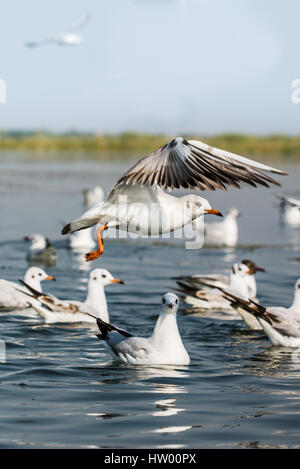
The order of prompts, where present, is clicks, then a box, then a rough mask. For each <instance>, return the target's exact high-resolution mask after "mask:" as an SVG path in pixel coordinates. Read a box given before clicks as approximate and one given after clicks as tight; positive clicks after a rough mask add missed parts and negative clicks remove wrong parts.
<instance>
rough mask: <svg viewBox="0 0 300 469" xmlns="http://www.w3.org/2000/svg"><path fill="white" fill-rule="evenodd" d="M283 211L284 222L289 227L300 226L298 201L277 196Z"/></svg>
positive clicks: (299, 202) (299, 201) (299, 205)
mask: <svg viewBox="0 0 300 469" xmlns="http://www.w3.org/2000/svg"><path fill="white" fill-rule="evenodd" d="M277 197H278V199H279V200H280V201H281V204H280V206H281V208H282V209H283V210H284V220H285V222H286V223H288V224H289V225H295V226H299V225H300V200H298V199H293V198H291V197H282V196H277Z"/></svg>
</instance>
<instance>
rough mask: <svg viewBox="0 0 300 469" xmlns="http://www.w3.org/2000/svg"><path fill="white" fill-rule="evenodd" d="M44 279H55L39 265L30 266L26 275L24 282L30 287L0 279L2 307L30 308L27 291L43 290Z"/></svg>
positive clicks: (6, 308) (0, 306) (0, 301)
mask: <svg viewBox="0 0 300 469" xmlns="http://www.w3.org/2000/svg"><path fill="white" fill-rule="evenodd" d="M43 280H55V278H54V277H52V275H48V274H47V273H46V272H45V271H44V270H42V269H40V268H39V267H30V268H29V269H28V270H27V271H26V273H25V276H24V282H26V284H27V285H28V287H25V288H23V289H22V288H21V287H20V285H18V284H17V283H16V282H10V281H8V280H4V279H0V309H5V310H7V311H14V310H18V309H25V308H28V301H27V297H26V293H28V292H29V289H30V288H35V289H37V290H40V291H41V290H42V286H41V282H42V281H43Z"/></svg>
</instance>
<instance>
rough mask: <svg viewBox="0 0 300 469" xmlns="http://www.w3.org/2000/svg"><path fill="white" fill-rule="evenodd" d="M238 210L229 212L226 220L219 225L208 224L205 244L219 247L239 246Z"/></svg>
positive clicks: (234, 209)
mask: <svg viewBox="0 0 300 469" xmlns="http://www.w3.org/2000/svg"><path fill="white" fill-rule="evenodd" d="M239 216H240V212H239V211H238V209H237V208H230V209H229V210H227V212H226V214H225V216H224V220H222V221H220V222H218V223H206V224H205V227H204V235H205V243H206V244H213V245H217V246H228V247H233V246H236V245H237V242H238V235H239V228H238V223H237V218H238V217H239Z"/></svg>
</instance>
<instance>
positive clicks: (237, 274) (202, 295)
mask: <svg viewBox="0 0 300 469" xmlns="http://www.w3.org/2000/svg"><path fill="white" fill-rule="evenodd" d="M250 275H251V271H250V270H249V268H248V266H247V265H245V264H234V265H233V266H232V271H231V274H230V277H229V283H228V285H226V286H225V287H224V289H223V288H221V287H217V286H215V287H212V289H211V290H198V289H197V287H196V288H195V287H192V286H190V285H187V284H186V283H184V282H183V281H177V285H178V289H179V291H180V293H182V294H184V295H186V296H185V297H184V301H185V302H186V303H188V304H191V305H193V306H194V307H197V308H200V309H202V310H214V311H216V310H217V311H221V312H224V313H226V314H230V315H232V313H235V311H234V310H233V308H232V306H231V302H230V301H228V300H227V299H226V298H224V295H223V291H225V292H229V293H232V294H235V295H237V296H239V297H240V298H243V299H244V300H248V299H250V298H251V297H250V296H249V294H250V291H251V290H249V287H248V277H250ZM204 285H207V283H206V282H204ZM252 299H254V300H256V298H255V297H252ZM256 301H257V300H256ZM235 317H236V313H235ZM228 318H229V319H233V317H228ZM242 319H244V321H245V322H246V324H247V326H248V327H249V328H250V329H253V330H260V329H261V326H260V324H259V322H258V321H257V319H256V318H255V317H254V316H253V315H249V317H248V315H244V316H243V317H242Z"/></svg>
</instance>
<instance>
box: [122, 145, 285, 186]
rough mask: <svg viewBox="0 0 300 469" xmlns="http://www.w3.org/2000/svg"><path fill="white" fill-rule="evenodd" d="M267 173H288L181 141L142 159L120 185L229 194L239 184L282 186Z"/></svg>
mask: <svg viewBox="0 0 300 469" xmlns="http://www.w3.org/2000/svg"><path fill="white" fill-rule="evenodd" d="M265 173H274V174H280V175H286V174H287V173H285V172H283V171H280V170H277V169H275V168H272V167H270V166H266V165H263V164H261V163H258V162H256V161H253V160H250V159H248V158H244V157H242V156H238V155H235V154H233V153H229V152H227V151H223V150H219V149H217V148H214V147H211V146H209V145H207V144H205V143H203V142H200V141H197V140H190V141H187V140H185V139H183V138H181V137H178V138H175V139H173V140H171V141H170V142H169V143H167V144H166V145H164V146H163V147H161V148H159V149H158V150H156V151H154V152H153V153H151V154H150V155H147V156H145V157H143V158H141V159H140V160H139V161H138V162H137V163H136V164H135V165H134V166H132V168H130V169H129V171H127V172H126V173H125V174H124V175H123V176H122V177H121V179H120V180H119V181H118V183H117V184H116V186H115V187H117V186H118V185H119V184H133V185H134V184H136V183H140V184H141V185H142V186H143V185H145V184H149V185H154V184H155V185H158V186H160V187H161V188H162V189H164V190H166V189H180V188H182V189H199V190H215V189H223V190H226V188H227V186H233V187H236V188H238V189H239V188H240V184H239V183H243V182H244V183H247V184H250V185H251V186H254V187H256V186H257V185H261V186H265V187H269V184H276V185H278V186H280V184H279V183H278V182H277V181H276V180H275V179H273V178H271V177H270V176H268V175H267V174H265Z"/></svg>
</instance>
